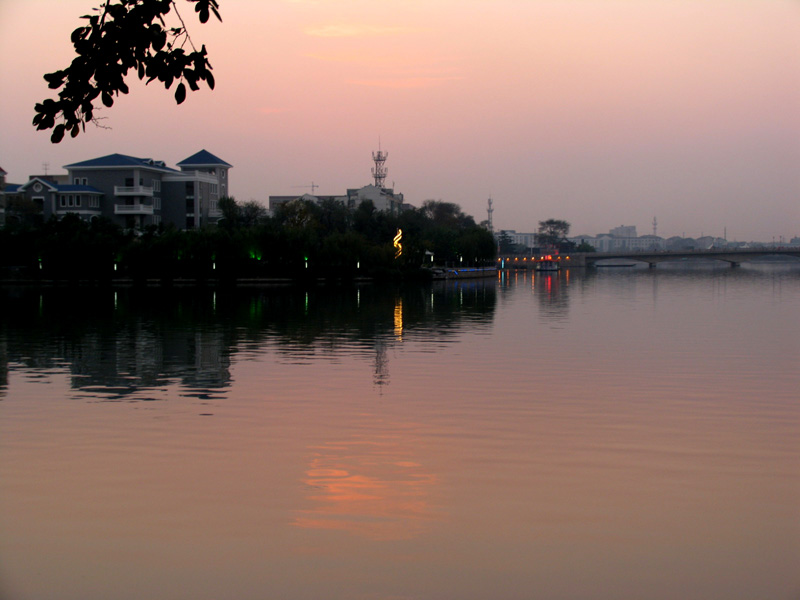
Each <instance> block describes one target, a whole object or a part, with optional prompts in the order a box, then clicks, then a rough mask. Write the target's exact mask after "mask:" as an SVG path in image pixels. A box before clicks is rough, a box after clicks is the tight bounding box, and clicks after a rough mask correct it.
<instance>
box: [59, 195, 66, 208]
mask: <svg viewBox="0 0 800 600" xmlns="http://www.w3.org/2000/svg"><path fill="white" fill-rule="evenodd" d="M59 205H60V206H66V205H67V197H66V196H65V195H64V194H61V197H60V198H59Z"/></svg>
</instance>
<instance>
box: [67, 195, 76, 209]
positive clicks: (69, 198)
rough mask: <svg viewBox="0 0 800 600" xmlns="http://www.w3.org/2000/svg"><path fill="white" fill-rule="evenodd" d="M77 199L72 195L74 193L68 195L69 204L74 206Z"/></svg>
mask: <svg viewBox="0 0 800 600" xmlns="http://www.w3.org/2000/svg"><path fill="white" fill-rule="evenodd" d="M74 202H75V199H74V198H73V197H72V194H70V195H69V196H67V206H74V204H73V203H74Z"/></svg>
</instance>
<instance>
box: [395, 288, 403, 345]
mask: <svg viewBox="0 0 800 600" xmlns="http://www.w3.org/2000/svg"><path fill="white" fill-rule="evenodd" d="M394 337H396V338H397V339H398V341H402V340H403V299H402V298H400V297H399V296H398V297H397V300H396V301H395V304H394Z"/></svg>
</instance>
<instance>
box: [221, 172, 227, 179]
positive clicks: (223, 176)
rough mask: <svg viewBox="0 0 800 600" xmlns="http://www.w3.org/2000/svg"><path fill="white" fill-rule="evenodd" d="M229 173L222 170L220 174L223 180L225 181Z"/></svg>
mask: <svg viewBox="0 0 800 600" xmlns="http://www.w3.org/2000/svg"><path fill="white" fill-rule="evenodd" d="M227 173H228V172H227V171H225V170H222V171H220V172H219V174H220V175H221V176H222V178H223V179H225V175H226V174H227Z"/></svg>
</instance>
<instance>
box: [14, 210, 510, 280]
mask: <svg viewBox="0 0 800 600" xmlns="http://www.w3.org/2000/svg"><path fill="white" fill-rule="evenodd" d="M220 208H221V210H222V212H223V219H222V220H221V221H220V223H219V224H218V225H217V226H213V227H208V228H203V229H197V230H188V231H183V230H179V229H176V228H174V227H170V226H167V227H164V226H149V227H146V228H144V229H143V230H137V231H134V230H124V229H122V228H121V227H119V226H117V225H115V224H113V223H111V222H110V221H108V220H105V219H96V220H94V221H92V222H90V223H87V222H85V221H81V220H80V219H79V218H78V217H77V216H76V215H71V214H68V215H66V216H65V217H64V218H62V219H60V220H56V219H51V220H48V221H47V222H36V220H35V219H33V220H28V221H24V222H19V223H14V224H11V225H7V226H6V227H5V228H4V229H2V230H0V278H1V279H2V280H4V281H7V282H8V281H34V282H35V281H46V280H47V281H50V280H53V281H77V280H90V281H112V280H115V279H129V280H133V281H134V282H135V281H146V280H162V281H171V280H172V281H174V280H179V279H191V280H209V279H214V280H237V279H272V278H276V279H290V280H300V279H308V278H321V277H322V278H337V279H355V278H365V277H368V278H375V279H401V278H416V277H425V276H426V274H427V273H428V270H427V268H428V267H432V266H475V265H486V264H493V261H494V259H495V251H496V246H495V241H494V238H493V235H492V233H491V232H489V231H488V230H487V229H485V228H484V227H481V226H479V225H477V224H476V223H475V220H474V219H473V217H471V216H469V215H466V214H464V213H463V212H462V211H461V208H460V207H459V206H458V205H457V204H453V203H449V202H442V201H434V200H428V201H426V202H425V203H423V205H422V206H421V207H420V208H410V209H408V210H405V211H403V212H401V213H400V214H391V213H388V212H383V211H377V210H376V209H375V207H374V205H373V204H372V203H371V202H369V201H366V202H363V203H362V204H361V205H359V206H358V207H357V208H356V209H354V210H350V209H348V208H347V207H345V206H344V205H343V204H341V203H339V202H335V201H322V202H320V203H319V204H316V203H314V202H311V201H306V200H302V199H298V200H295V201H293V202H289V203H286V204H284V205H281V206H280V207H278V208H277V209H276V210H275V213H274V214H273V215H269V214H268V213H267V211H266V209H264V208H263V206H261V205H259V204H257V203H255V202H245V203H241V204H240V203H238V202H236V200H235V199H233V198H225V199H223V200H221V205H220ZM398 236H399V237H398Z"/></svg>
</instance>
